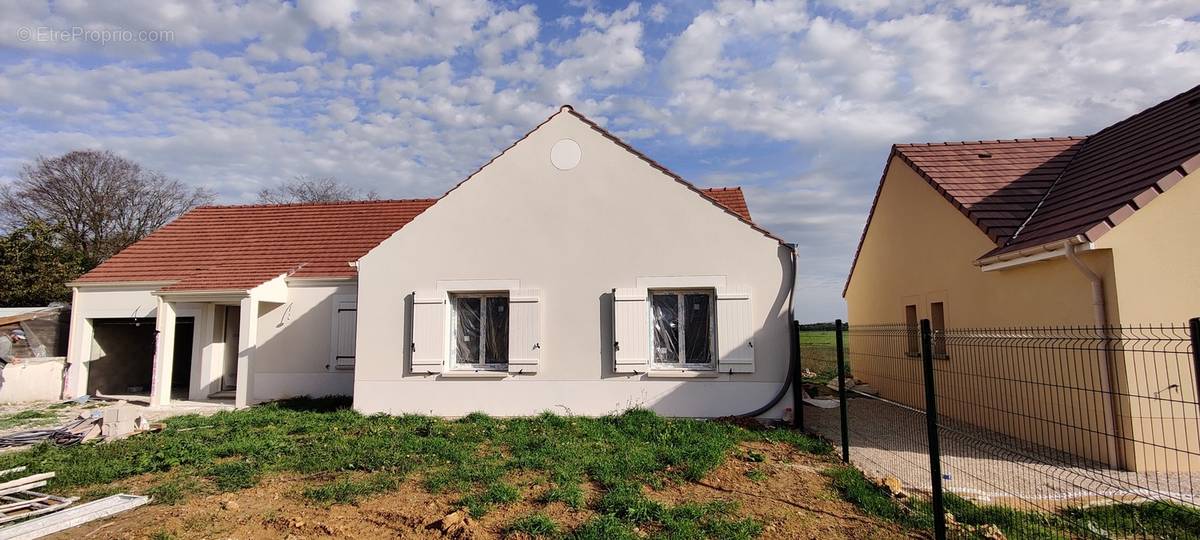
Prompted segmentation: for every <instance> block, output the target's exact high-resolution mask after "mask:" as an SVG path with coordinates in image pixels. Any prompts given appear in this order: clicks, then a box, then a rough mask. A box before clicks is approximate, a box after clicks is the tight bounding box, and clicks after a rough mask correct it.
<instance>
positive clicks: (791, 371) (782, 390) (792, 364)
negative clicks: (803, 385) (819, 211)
mask: <svg viewBox="0 0 1200 540" xmlns="http://www.w3.org/2000/svg"><path fill="white" fill-rule="evenodd" d="M787 246H788V247H789V248H791V251H792V257H791V261H792V268H791V270H792V272H791V276H790V277H791V280H792V284H791V287H789V288H788V321H787V322H788V326H787V335H788V340H789V341H790V340H791V339H792V338H793V337H794V336H792V321H795V320H796V313H795V307H794V306H793V304H794V303H795V296H796V272H797V270H796V246H795V244H788V245H787ZM793 345H795V344H793ZM798 349H799V347H797V346H792V347H789V349H788V350H789V351H791V352H790V354H799V350H798ZM798 363H799V362H797V361H796V359H795V358H789V359H788V371H787V377H784V379H783V385H782V386H780V387H779V392H777V393H776V394H775V397H773V398H771V401H769V402H767V404H766V405H763V406H762V407H759V408H757V409H754V410H753V411H750V412H748V413H743V414H738V415H735V416H736V417H738V418H754V417H755V416H758V415H760V414H762V413H765V412H767V411H769V410H771V407H774V406H775V405H776V404H777V403H779V402H780V400H782V399H783V396H786V395H787V393H788V390H789V389H790V388H791V386H792V377H795V376H796V373H795V368H796V364H798ZM799 413H800V412H799V411H792V414H799Z"/></svg>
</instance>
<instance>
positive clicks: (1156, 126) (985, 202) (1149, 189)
mask: <svg viewBox="0 0 1200 540" xmlns="http://www.w3.org/2000/svg"><path fill="white" fill-rule="evenodd" d="M893 157H895V158H898V159H900V160H901V161H903V162H905V163H907V164H908V165H909V166H910V167H912V168H913V170H915V171H916V172H917V173H918V174H920V175H921V176H922V177H923V178H924V179H925V180H926V181H927V182H929V185H930V186H932V187H933V188H934V189H935V190H937V192H938V193H941V194H942V196H943V197H945V198H946V200H947V201H949V202H950V203H951V204H953V205H954V206H955V207H956V208H958V209H959V211H961V212H962V213H963V214H964V215H966V216H967V218H968V219H970V220H971V222H972V223H975V225H976V226H978V227H979V228H980V230H982V231H983V232H984V234H987V235H988V237H989V238H991V239H992V241H993V242H995V243H996V248H995V249H993V250H991V251H989V252H988V253H985V254H982V255H981V257H980V259H985V258H988V257H992V256H995V255H1000V254H1004V253H1010V252H1015V251H1019V250H1021V249H1024V248H1028V247H1034V246H1039V245H1043V244H1047V243H1050V242H1056V241H1060V240H1067V239H1071V238H1075V237H1077V236H1081V237H1083V238H1084V239H1085V240H1087V241H1095V240H1096V239H1098V238H1099V237H1100V236H1101V235H1103V234H1104V233H1105V232H1107V231H1108V230H1110V229H1112V228H1113V227H1115V226H1116V225H1117V224H1119V223H1120V222H1121V221H1123V220H1124V219H1125V218H1127V217H1129V216H1130V215H1132V214H1133V213H1134V212H1135V211H1136V210H1137V209H1138V208H1141V207H1142V206H1145V205H1146V204H1147V203H1148V202H1149V201H1150V200H1151V199H1153V198H1154V197H1156V196H1157V195H1158V194H1160V193H1162V192H1163V191H1166V190H1167V189H1168V188H1170V187H1171V186H1173V185H1175V183H1177V182H1178V181H1179V180H1181V179H1182V178H1183V177H1184V176H1186V175H1187V174H1189V173H1191V172H1193V171H1196V170H1200V86H1197V87H1195V88H1192V89H1191V90H1188V91H1186V92H1184V93H1182V94H1179V95H1178V96H1175V97H1173V98H1171V99H1169V100H1167V101H1164V102H1163V103H1160V104H1158V105H1155V106H1154V107H1151V108H1149V109H1147V110H1145V111H1143V112H1141V113H1138V114H1136V115H1134V116H1131V117H1129V118H1127V119H1125V120H1122V121H1120V122H1118V123H1116V124H1113V125H1112V126H1109V127H1107V128H1105V129H1103V130H1101V131H1099V132H1098V133H1096V134H1094V135H1091V136H1088V137H1066V138H1048V139H1023V140H1008V141H968V142H956V143H937V144H903V145H895V146H893V147H892V153H891V155H890V156H889V158H888V165H887V166H886V167H885V168H884V173H883V178H881V179H880V183H879V189H878V190H877V191H876V193H875V200H874V202H872V203H871V212H870V214H869V215H868V217H867V225H866V227H864V228H863V233H862V237H861V238H860V239H859V245H858V249H859V251H861V250H862V242H863V240H864V239H866V234H867V228H869V227H870V225H871V216H873V215H874V213H875V205H876V204H878V202H879V194H880V192H882V190H883V180H884V179H885V178H886V177H887V172H888V171H887V167H890V166H891V163H892V161H893V159H892V158H893ZM858 255H859V253H858V252H856V253H855V255H854V262H853V263H852V264H851V266H850V277H848V278H847V280H846V287H847V288H849V286H850V279H852V278H853V275H854V265H856V264H857V263H858ZM842 294H843V295H844V294H845V289H843V291H842Z"/></svg>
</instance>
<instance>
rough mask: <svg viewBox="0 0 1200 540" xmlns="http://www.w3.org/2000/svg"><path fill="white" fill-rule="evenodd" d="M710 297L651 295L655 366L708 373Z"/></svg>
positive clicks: (711, 329)
mask: <svg viewBox="0 0 1200 540" xmlns="http://www.w3.org/2000/svg"><path fill="white" fill-rule="evenodd" d="M713 297H714V295H713V292H712V291H705V290H683V291H651V293H650V310H651V313H652V315H653V317H654V320H653V333H654V342H653V343H654V364H655V365H658V366H667V367H686V368H702V369H712V367H713V364H714V362H713V350H714V349H715V347H714V343H713V337H714V335H715V333H714V328H715V326H716V323H715V318H714V313H713V311H714V310H713V304H714V302H713Z"/></svg>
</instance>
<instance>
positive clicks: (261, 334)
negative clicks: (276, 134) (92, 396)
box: [68, 107, 795, 417]
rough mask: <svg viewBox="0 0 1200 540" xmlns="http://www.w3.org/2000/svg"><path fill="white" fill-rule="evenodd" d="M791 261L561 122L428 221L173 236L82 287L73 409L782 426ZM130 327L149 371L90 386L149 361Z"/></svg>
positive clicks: (719, 201) (575, 122) (204, 222)
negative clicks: (205, 407) (288, 404)
mask: <svg viewBox="0 0 1200 540" xmlns="http://www.w3.org/2000/svg"><path fill="white" fill-rule="evenodd" d="M794 261H795V258H794V251H793V248H792V247H791V246H790V245H787V244H785V243H783V242H782V241H781V240H780V239H779V238H777V237H775V236H773V235H771V234H770V233H768V232H767V231H765V230H763V229H762V228H760V227H758V226H757V225H755V224H754V223H753V221H751V219H750V214H749V211H748V209H747V208H746V206H745V200H744V198H743V197H742V193H741V190H740V189H738V188H730V189H724V188H718V189H698V188H696V187H694V186H693V185H691V184H689V183H687V182H686V181H684V180H683V179H681V178H679V177H678V176H677V175H675V174H674V173H672V172H670V171H668V170H667V169H666V168H664V167H662V166H661V165H659V164H657V163H655V162H654V161H652V160H651V159H649V158H647V157H646V156H644V155H642V154H640V153H638V152H637V151H636V150H634V149H632V148H630V147H629V146H628V145H626V144H625V143H623V142H621V141H620V140H619V139H617V138H616V137H614V136H613V135H611V134H609V133H608V132H606V131H605V130H603V129H602V128H600V127H599V126H597V125H596V124H594V123H592V122H591V121H590V120H588V119H586V118H584V117H583V116H582V115H580V114H578V113H576V112H575V111H573V110H572V109H571V108H570V107H563V108H562V109H561V110H560V111H559V112H558V113H556V114H554V115H553V116H551V117H550V118H549V119H547V120H546V121H545V122H543V123H542V124H541V125H540V126H538V127H537V128H535V129H534V130H533V131H532V132H530V133H529V134H527V135H526V136H525V137H523V138H522V139H520V140H519V141H517V142H516V143H515V144H514V145H513V146H511V147H509V148H508V149H507V150H505V151H504V152H503V153H501V154H500V155H499V156H497V157H496V158H494V159H492V161H490V162H488V163H487V164H486V165H484V166H483V167H482V168H481V169H480V170H478V171H477V172H476V173H474V174H472V175H471V176H470V177H468V178H467V179H466V180H464V181H463V182H462V183H460V184H459V185H458V186H456V187H455V188H453V189H451V190H450V191H449V192H448V193H446V194H445V195H443V196H442V197H441V198H439V199H436V200H408V201H375V202H356V203H337V204H315V205H314V204H308V205H281V206H226V207H202V208H199V209H196V210H193V211H192V212H189V213H188V214H185V215H184V216H182V217H180V218H179V219H178V220H176V221H175V222H173V223H172V224H170V225H168V226H167V227H165V228H163V229H162V230H161V231H159V232H156V233H155V234H153V235H151V236H150V237H148V238H146V239H145V240H143V241H141V242H138V243H137V244H135V245H133V246H131V247H130V248H128V249H127V250H125V251H123V252H122V253H120V254H119V255H117V256H116V257H113V258H112V259H110V260H109V261H107V262H105V263H104V264H103V265H101V266H100V267H98V268H97V269H96V270H94V271H92V272H90V273H89V274H87V275H85V276H83V277H82V278H80V279H79V280H78V281H77V282H76V283H74V284H73V286H74V287H75V305H74V310H73V312H72V314H73V315H72V316H73V320H72V335H71V346H70V350H69V351H68V353H69V362H70V375H69V385H68V386H69V391H70V393H73V394H81V393H85V392H89V391H92V390H94V389H96V388H99V386H100V385H102V384H106V380H107V379H112V378H119V377H118V376H117V375H113V373H118V374H120V373H134V374H135V375H136V374H140V376H141V378H142V379H148V381H147V383H146V386H148V390H149V392H150V395H151V399H152V401H154V402H155V403H159V404H161V403H166V402H167V401H168V400H169V399H170V398H171V387H172V386H176V387H177V388H179V395H180V396H182V395H183V392H182V390H183V388H184V387H186V388H187V392H186V395H187V396H188V397H189V398H191V399H206V398H210V397H211V398H220V397H223V396H228V395H232V396H233V397H234V399H235V401H236V404H237V405H239V406H241V405H246V404H249V403H253V402H258V401H263V400H268V399H274V398H278V397H284V396H289V395H304V394H308V395H325V394H349V393H353V395H354V406H355V408H356V409H358V410H360V411H363V412H388V413H407V412H414V413H427V414H438V415H449V416H453V415H461V414H466V413H469V412H472V411H484V412H487V413H490V414H495V415H522V414H534V413H538V412H541V411H545V410H553V411H557V412H569V413H575V414H589V415H591V414H603V413H608V412H613V411H617V410H621V409H625V408H628V407H632V406H643V407H647V408H650V409H653V410H655V411H658V412H660V413H662V414H666V415H673V416H698V417H712V416H722V415H730V414H738V413H746V412H751V411H758V412H761V413H762V414H765V415H767V416H770V417H779V416H780V415H781V412H782V410H783V407H784V406H785V405H787V406H790V405H791V401H790V400H786V401H783V400H779V399H777V398H779V397H780V396H782V395H783V393H784V391H786V390H787V389H786V382H787V380H786V379H787V374H788V370H789V361H790V350H791V347H790V346H789V338H788V335H789V330H788V322H789V320H790V304H791V293H792V284H793V283H794V275H795V269H794V266H795V262H794ZM143 324H144V325H146V326H147V327H148V328H155V329H157V330H158V333H157V345H155V346H153V348H152V350H153V351H154V352H153V354H150V355H149V356H150V357H151V358H152V360H147V359H146V356H147V354H145V353H143V354H142V356H139V357H138V358H139V360H138V361H137V362H118V364H119V365H120V366H124V367H123V368H115V367H113V366H108V367H106V368H104V369H99V368H100V367H101V366H102V363H103V362H104V361H105V359H106V358H108V357H112V358H118V357H122V358H123V357H125V356H128V355H125V350H126V349H132V348H136V344H137V343H142V345H141V346H142V347H143V349H148V348H149V346H147V345H145V343H146V341H147V340H150V342H151V343H153V342H154V337H153V336H154V333H153V331H150V330H149V329H148V328H144V329H143V330H141V334H139V333H138V332H137V331H136V330H134V329H137V328H142V326H140V325H143ZM116 325H123V326H116ZM151 325H152V326H151ZM109 326H114V327H115V328H117V329H122V331H114V330H112V329H110V328H108V327H109ZM102 334H103V335H102ZM139 336H140V337H139ZM122 355H125V356H122ZM130 357H132V356H130ZM130 364H136V365H137V366H138V367H136V368H131V367H130ZM135 379H137V377H136V376H135V377H132V378H128V377H127V378H125V379H120V380H121V381H129V380H135ZM119 384H123V383H119ZM130 386H134V387H135V389H136V386H137V385H130ZM768 404H770V405H772V406H771V407H767V408H765V409H764V406H765V405H768ZM760 409H762V410H761V411H759V410H760Z"/></svg>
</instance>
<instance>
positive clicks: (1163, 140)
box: [843, 87, 1200, 470]
mask: <svg viewBox="0 0 1200 540" xmlns="http://www.w3.org/2000/svg"><path fill="white" fill-rule="evenodd" d="M843 296H844V297H845V299H846V302H847V305H848V310H849V317H848V318H849V320H850V322H851V324H853V325H855V326H862V325H875V324H901V325H904V324H907V325H909V326H910V327H911V326H912V325H915V324H916V321H917V320H919V319H929V320H930V321H931V324H932V326H933V327H934V329H935V330H937V329H939V328H950V329H954V328H1013V327H1031V326H1047V327H1048V326H1088V327H1092V326H1103V327H1107V326H1117V325H1139V324H1148V323H1171V324H1175V325H1180V324H1186V321H1187V320H1188V319H1190V318H1192V317H1197V316H1200V87H1196V88H1192V89H1191V90H1188V91H1187V92H1184V93H1182V94H1180V95H1178V96H1175V97H1173V98H1171V99H1169V100H1167V101H1165V102H1163V103H1160V104H1158V105H1156V106H1154V107H1151V108H1150V109H1147V110H1145V111H1143V112H1141V113H1138V114H1136V115H1134V116H1131V117H1129V118H1127V119H1125V120H1122V121H1120V122H1118V123H1116V124H1113V125H1111V126H1109V127H1107V128H1105V129H1103V130H1101V131H1099V132H1097V133H1095V134H1094V135H1090V136H1086V137H1062V138H1058V137H1055V138H1038V139H1018V140H998V141H968V142H950V143H936V144H904V145H895V146H893V147H892V151H891V154H890V155H889V156H888V160H887V164H886V166H885V168H884V172H883V177H882V179H881V180H880V184H879V190H878V192H877V193H876V195H875V201H874V203H873V205H872V208H871V212H870V216H869V217H868V219H867V224H866V227H865V229H864V231H863V235H862V239H861V241H860V244H859V247H858V252H857V253H856V255H855V259H854V263H853V266H852V267H851V271H850V275H849V277H848V280H847V284H846V288H845V290H844V292H843ZM853 340H854V336H853V333H852V337H851V352H852V362H855V363H854V364H853V365H852V369H854V370H855V374H856V375H859V374H860V373H861V374H870V373H885V372H886V371H887V370H888V369H894V368H893V367H890V366H894V365H895V363H896V362H897V361H896V360H895V359H892V358H885V357H881V356H875V355H863V356H861V357H855V356H853V352H854V348H855V344H854V341H853ZM937 349H938V347H937V346H935V347H934V350H935V354H936V352H937ZM909 352H910V353H911V350H910V351H909ZM900 356H905V355H900ZM951 356H952V355H951ZM1107 356H1112V357H1111V358H1105V359H1103V360H1104V363H1107V364H1109V368H1108V369H1107V370H1104V371H1107V373H1095V372H1093V371H1100V370H1101V369H1100V368H1099V367H1096V366H1097V365H1099V364H1096V365H1093V364H1089V363H1087V362H1080V363H1078V364H1077V365H1073V366H1069V367H1067V366H1064V367H1061V368H1059V369H1061V370H1064V371H1065V372H1069V373H1062V374H1060V375H1061V376H1063V377H1075V378H1078V379H1088V380H1095V381H1098V382H1096V383H1095V384H1098V385H1103V386H1104V388H1099V390H1100V391H1101V392H1095V391H1091V390H1096V388H1085V387H1087V386H1088V385H1086V384H1078V385H1074V387H1077V388H1081V390H1080V391H1079V392H1078V395H1074V396H1072V397H1073V399H1076V400H1077V402H1081V403H1083V404H1084V408H1092V407H1094V408H1097V409H1104V408H1106V407H1110V408H1109V409H1108V410H1107V412H1105V413H1104V414H1096V415H1092V416H1094V417H1097V418H1101V420H1098V421H1097V422H1100V423H1102V424H1103V425H1098V426H1085V427H1086V429H1088V430H1095V432H1098V433H1108V434H1109V435H1110V437H1109V439H1110V440H1118V441H1122V442H1121V443H1119V445H1118V446H1120V447H1119V448H1113V445H1112V444H1108V445H1106V444H1101V443H1096V444H1093V443H1085V444H1083V446H1086V448H1081V447H1080V443H1078V442H1073V443H1070V444H1068V442H1069V441H1068V442H1063V443H1062V444H1057V443H1054V442H1053V441H1051V442H1050V443H1048V444H1050V445H1051V446H1054V447H1057V448H1060V449H1062V450H1067V451H1069V452H1071V453H1073V454H1076V455H1083V456H1085V457H1089V458H1093V459H1096V460H1098V461H1101V462H1105V463H1109V464H1113V465H1118V466H1121V467H1124V468H1130V469H1137V470H1142V469H1151V468H1156V469H1160V468H1174V467H1173V466H1172V465H1170V463H1169V462H1172V461H1174V462H1178V461H1179V459H1180V456H1179V455H1178V454H1171V453H1170V452H1168V451H1166V450H1164V448H1174V449H1177V450H1180V451H1182V452H1183V453H1185V454H1187V455H1186V456H1185V458H1184V460H1183V461H1185V462H1186V461H1196V460H1195V458H1196V456H1197V452H1198V450H1200V442H1197V441H1198V440H1200V436H1198V435H1197V429H1198V428H1197V424H1198V422H1197V420H1196V407H1195V405H1194V404H1195V401H1196V395H1197V394H1196V374H1195V373H1194V368H1193V367H1191V365H1190V356H1189V355H1183V354H1181V355H1175V356H1171V357H1170V358H1169V359H1167V360H1163V359H1157V360H1145V361H1147V362H1148V361H1154V362H1160V364H1156V365H1154V366H1146V365H1141V363H1142V361H1141V360H1139V361H1138V362H1131V361H1130V360H1129V359H1128V357H1126V356H1122V355H1121V354H1120V353H1117V354H1115V355H1107ZM943 360H945V361H947V362H954V361H955V359H954V358H953V357H951V358H944V359H943ZM1162 362H1166V363H1170V364H1171V365H1162V364H1161V363H1162ZM1044 363H1045V362H1043V364H1044ZM998 364H999V362H990V363H989V365H988V366H987V367H986V368H985V367H979V368H972V369H997V368H996V365H998ZM1135 364H1137V365H1135ZM896 369H898V368H896ZM963 369H966V368H963ZM1005 369H1012V370H1023V369H1033V368H1028V367H1021V366H1015V365H1014V366H1011V367H1009V368H1005ZM1160 374H1165V375H1160ZM1008 375H1010V376H1012V377H1015V378H1018V379H1020V378H1021V377H1023V376H1027V375H1028V374H1022V373H1015V372H1014V373H1009V374H1008ZM1164 377H1166V378H1169V380H1168V379H1166V378H1164ZM864 378H867V379H868V380H869V379H870V377H869V375H867V376H865V377H864ZM877 379H880V380H875V381H870V382H872V383H873V384H875V385H877V386H878V387H880V389H881V391H882V392H883V393H884V394H885V395H886V394H888V387H889V384H888V381H887V380H882V379H887V377H877ZM1110 381H1111V382H1110ZM1172 384H1173V385H1175V386H1173V387H1170V385H1172ZM1160 385H1161V386H1160ZM1168 387H1169V388H1168ZM1163 388H1168V390H1169V392H1170V393H1171V394H1172V395H1177V396H1178V399H1177V400H1176V401H1177V402H1183V403H1184V407H1183V409H1184V410H1180V411H1175V412H1176V413H1177V414H1174V415H1172V416H1173V417H1174V418H1175V420H1174V421H1173V422H1174V423H1173V424H1172V425H1162V424H1161V423H1159V424H1155V425H1154V426H1153V427H1151V426H1149V425H1148V424H1147V422H1144V421H1143V420H1145V419H1149V418H1152V417H1159V418H1161V417H1162V414H1161V413H1156V412H1153V411H1148V410H1146V409H1147V408H1148V407H1147V406H1146V405H1145V404H1139V400H1137V399H1132V398H1131V396H1139V395H1149V394H1153V393H1154V392H1161V391H1163V390H1162V389H1163ZM893 390H894V395H892V396H891V397H893V398H896V399H900V400H901V401H908V402H912V403H917V404H919V403H920V401H919V399H920V398H919V397H918V396H902V395H895V394H903V393H904V392H899V391H898V390H895V389H893ZM942 390H943V389H942V388H940V387H939V392H940V391H942ZM979 390H980V389H978V388H968V387H964V388H958V389H954V388H947V389H945V391H946V392H955V391H957V392H962V393H969V392H977V393H978V392H979ZM909 393H911V392H909ZM1100 393H1108V394H1113V393H1115V394H1120V395H1122V396H1123V397H1122V398H1121V399H1119V400H1116V401H1114V402H1113V405H1109V404H1106V403H1099V401H1100V399H1099V398H1096V397H1094V396H1095V395H1099V394H1100ZM964 395H965V394H964ZM993 399H994V401H995V402H994V403H992V405H995V410H997V411H1001V412H1003V411H1012V410H1014V409H1019V408H1021V407H1041V408H1042V409H1046V408H1048V407H1050V405H1048V403H1046V402H1044V400H1041V399H1040V398H1039V397H1038V396H1023V397H1022V396H1012V395H1004V393H1003V392H1000V393H997V395H996V396H995V397H994V398H993ZM965 401H969V400H965ZM1112 406H1115V408H1116V410H1115V411H1113V410H1111V407H1112ZM955 412H956V411H954V410H951V414H954V413H955ZM957 412H959V413H961V414H962V415H963V416H970V414H968V413H966V412H964V411H957ZM1063 414H1066V413H1063ZM981 416H986V417H987V418H988V420H986V421H985V422H984V423H986V424H988V427H993V428H995V429H997V430H999V431H1002V432H1005V433H1008V434H1011V435H1016V436H1019V437H1022V438H1026V439H1030V440H1035V439H1037V440H1038V442H1043V443H1046V437H1045V436H1041V437H1040V438H1039V437H1038V436H1035V435H1034V434H1033V433H1034V431H1035V430H1040V429H1044V428H1045V427H1046V426H1044V425H1043V426H1038V425H1037V424H1038V421H1045V422H1046V423H1048V424H1056V423H1063V424H1070V423H1071V421H1072V420H1071V419H1069V418H1065V417H1064V418H1058V417H1051V416H1053V415H1050V416H1047V415H1046V414H1045V413H1041V417H1035V418H1033V419H1032V420H1031V415H1030V414H1014V415H1011V417H1009V416H1010V415H1006V414H990V415H981ZM1060 421H1061V422H1060ZM1114 432H1115V436H1112V435H1113V433H1114ZM1050 438H1051V439H1053V438H1054V437H1050ZM1062 438H1064V439H1068V438H1074V437H1066V436H1064V437H1062ZM1195 466H1196V465H1193V467H1195Z"/></svg>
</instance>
